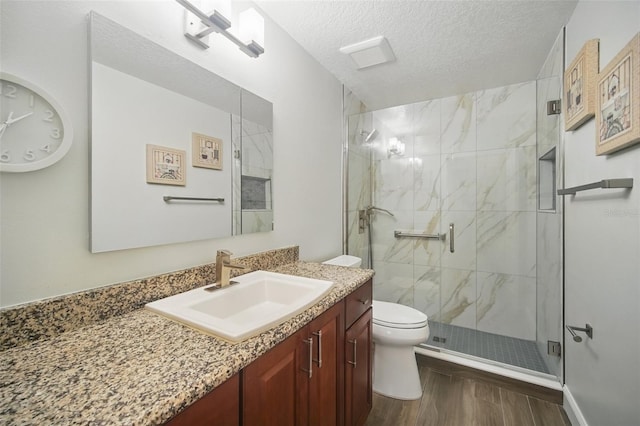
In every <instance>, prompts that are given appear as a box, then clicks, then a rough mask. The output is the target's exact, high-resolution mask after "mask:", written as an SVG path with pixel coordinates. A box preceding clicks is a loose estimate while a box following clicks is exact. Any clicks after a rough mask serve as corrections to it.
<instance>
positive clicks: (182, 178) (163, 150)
mask: <svg viewBox="0 0 640 426" xmlns="http://www.w3.org/2000/svg"><path fill="white" fill-rule="evenodd" d="M186 157H187V154H186V152H185V151H182V150H179V149H173V148H168V147H165V146H158V145H149V144H148V145H147V183H158V184H162V185H178V186H185V185H186V184H187V180H186V169H185V159H186Z"/></svg>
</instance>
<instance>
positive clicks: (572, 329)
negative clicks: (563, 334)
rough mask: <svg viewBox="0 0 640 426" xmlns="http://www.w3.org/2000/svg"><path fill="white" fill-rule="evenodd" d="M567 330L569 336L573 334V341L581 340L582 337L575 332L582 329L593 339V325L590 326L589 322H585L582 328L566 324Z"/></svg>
mask: <svg viewBox="0 0 640 426" xmlns="http://www.w3.org/2000/svg"><path fill="white" fill-rule="evenodd" d="M567 330H569V333H570V334H571V336H573V341H574V342H578V343H580V342H582V337H580V336H578V335H577V334H576V331H584V332H585V334H586V335H587V337H589V339H593V327H591V326H590V325H589V324H585V326H584V328H583V327H576V326H573V325H568V326H567Z"/></svg>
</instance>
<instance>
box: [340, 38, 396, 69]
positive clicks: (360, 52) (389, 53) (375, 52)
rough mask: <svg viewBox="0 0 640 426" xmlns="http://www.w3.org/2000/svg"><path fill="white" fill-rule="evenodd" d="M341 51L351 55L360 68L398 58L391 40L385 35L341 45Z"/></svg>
mask: <svg viewBox="0 0 640 426" xmlns="http://www.w3.org/2000/svg"><path fill="white" fill-rule="evenodd" d="M340 52H342V53H344V54H347V55H349V56H350V57H351V59H353V62H355V64H356V67H358V69H363V68H367V67H372V66H374V65H380V64H384V63H386V62H393V61H395V60H396V56H395V55H394V54H393V50H391V46H389V42H388V41H387V39H386V38H384V37H383V36H378V37H374V38H372V39H369V40H365V41H361V42H359V43H354V44H350V45H349V46H345V47H341V48H340Z"/></svg>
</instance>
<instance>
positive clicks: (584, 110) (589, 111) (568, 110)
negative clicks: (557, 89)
mask: <svg viewBox="0 0 640 426" xmlns="http://www.w3.org/2000/svg"><path fill="white" fill-rule="evenodd" d="M599 45H600V40H598V39H593V40H589V41H587V42H586V43H585V44H584V46H583V47H582V49H580V52H578V55H577V56H576V57H575V58H574V60H573V62H571V65H569V67H567V69H566V71H565V72H564V87H565V90H566V93H565V102H564V104H565V108H564V129H565V130H575V129H577V128H578V127H580V126H581V125H582V124H584V123H585V122H586V121H587V120H589V119H590V118H591V117H593V116H594V115H595V113H596V99H595V98H596V92H595V84H596V79H597V78H598V63H599Z"/></svg>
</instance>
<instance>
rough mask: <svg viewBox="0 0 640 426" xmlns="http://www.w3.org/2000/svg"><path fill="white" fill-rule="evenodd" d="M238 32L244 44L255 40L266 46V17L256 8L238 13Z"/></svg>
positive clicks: (261, 45)
mask: <svg viewBox="0 0 640 426" xmlns="http://www.w3.org/2000/svg"><path fill="white" fill-rule="evenodd" d="M238 33H239V38H240V40H241V41H242V42H243V43H244V44H250V43H251V42H252V41H254V42H256V43H257V44H259V45H260V47H263V48H264V18H263V17H262V15H260V14H259V13H258V11H256V10H255V9H254V8H249V9H247V10H245V11H243V12H240V14H239V15H238Z"/></svg>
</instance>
